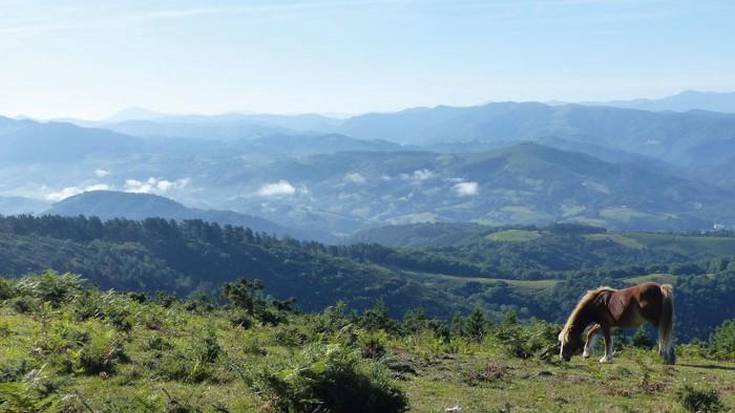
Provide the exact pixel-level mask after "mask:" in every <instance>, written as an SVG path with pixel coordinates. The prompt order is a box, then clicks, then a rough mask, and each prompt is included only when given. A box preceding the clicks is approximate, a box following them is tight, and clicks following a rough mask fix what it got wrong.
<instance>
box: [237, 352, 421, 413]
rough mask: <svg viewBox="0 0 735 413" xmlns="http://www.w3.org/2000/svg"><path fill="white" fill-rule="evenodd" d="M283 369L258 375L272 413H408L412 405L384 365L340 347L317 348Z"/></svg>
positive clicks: (257, 387) (253, 380) (258, 384)
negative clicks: (273, 412)
mask: <svg viewBox="0 0 735 413" xmlns="http://www.w3.org/2000/svg"><path fill="white" fill-rule="evenodd" d="M291 363H292V364H291V365H290V366H289V367H287V368H285V369H282V370H275V371H274V370H266V371H257V372H256V373H255V374H254V377H252V378H251V379H249V380H250V385H251V386H252V387H254V388H255V390H256V391H257V392H258V393H259V394H260V395H261V397H263V398H265V399H266V400H265V401H266V406H267V409H270V410H273V411H288V412H314V411H326V412H332V413H347V412H351V413H368V412H376V413H377V412H381V413H392V412H403V411H405V410H406V409H407V406H408V401H407V398H406V396H405V394H404V393H403V392H401V390H400V389H398V388H397V387H395V385H393V384H392V381H391V379H390V378H389V376H388V372H387V371H386V369H385V367H384V366H381V365H380V364H378V363H374V362H367V361H362V360H361V358H360V355H359V354H357V352H355V351H350V350H347V349H345V348H343V347H341V346H338V345H328V346H325V345H311V346H309V347H307V348H306V349H304V350H303V351H302V352H301V353H299V354H297V355H296V356H295V357H294V359H293V360H292V361H291Z"/></svg>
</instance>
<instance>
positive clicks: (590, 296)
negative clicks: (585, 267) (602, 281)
mask: <svg viewBox="0 0 735 413" xmlns="http://www.w3.org/2000/svg"><path fill="white" fill-rule="evenodd" d="M604 291H615V289H613V288H610V287H599V288H595V289H594V290H589V291H587V292H586V293H585V294H584V295H583V296H582V298H580V299H579V302H578V303H577V305H576V306H575V307H574V310H573V311H572V314H570V315H569V318H567V322H566V324H564V328H563V329H562V330H561V333H559V341H561V342H562V343H563V344H567V343H568V342H569V333H571V331H572V327H574V323H575V322H576V321H577V317H578V316H579V313H580V312H581V311H582V309H583V308H584V307H585V306H586V305H587V304H589V302H590V301H592V300H594V299H595V298H596V297H597V295H598V294H600V293H601V292H604Z"/></svg>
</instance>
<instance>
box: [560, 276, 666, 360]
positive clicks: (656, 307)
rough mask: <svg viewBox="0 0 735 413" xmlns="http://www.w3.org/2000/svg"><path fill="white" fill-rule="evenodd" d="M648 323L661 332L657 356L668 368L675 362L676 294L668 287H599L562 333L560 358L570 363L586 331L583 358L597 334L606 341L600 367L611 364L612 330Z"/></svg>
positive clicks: (589, 293) (580, 304) (581, 302)
mask: <svg viewBox="0 0 735 413" xmlns="http://www.w3.org/2000/svg"><path fill="white" fill-rule="evenodd" d="M645 321H649V322H650V323H651V324H653V325H654V326H655V327H657V328H658V353H659V354H660V355H661V356H662V357H663V358H664V360H665V362H666V363H668V364H674V363H675V362H676V355H675V354H674V348H673V346H672V340H673V337H672V333H673V322H674V294H673V287H671V285H669V284H657V283H652V282H648V283H643V284H638V285H634V286H632V287H629V288H625V289H622V290H615V289H612V288H609V287H600V288H598V289H596V290H591V291H587V293H586V294H585V295H584V296H583V297H582V299H580V300H579V302H578V303H577V306H576V307H575V308H574V311H572V314H571V315H570V316H569V318H568V319H567V322H566V324H565V325H564V328H563V329H562V330H561V333H559V343H560V344H561V349H560V351H559V356H560V357H561V358H562V360H565V361H569V360H570V359H571V358H572V355H573V354H575V353H576V352H577V351H579V350H580V348H581V347H582V337H581V336H582V333H584V332H585V330H587V334H586V341H585V344H584V353H583V355H584V357H585V358H587V357H589V356H590V352H591V350H592V343H593V338H594V336H595V334H597V333H598V332H601V333H602V336H603V338H604V339H605V356H604V357H602V358H601V359H600V363H607V362H610V361H612V356H613V345H612V337H611V336H610V329H611V328H613V327H620V328H634V327H638V326H640V325H641V324H643V323H644V322H645ZM588 327H590V328H589V329H587V328H588Z"/></svg>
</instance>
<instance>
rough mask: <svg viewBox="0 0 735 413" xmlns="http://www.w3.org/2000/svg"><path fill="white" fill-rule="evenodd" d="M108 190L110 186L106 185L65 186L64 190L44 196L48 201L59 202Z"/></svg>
mask: <svg viewBox="0 0 735 413" xmlns="http://www.w3.org/2000/svg"><path fill="white" fill-rule="evenodd" d="M109 189H110V186H109V185H107V184H94V185H87V186H67V187H66V188H62V189H61V190H59V191H55V192H50V193H48V194H46V195H45V198H46V200H48V201H52V202H59V201H61V200H64V199H66V198H69V197H72V196H74V195H79V194H81V193H82V192H89V191H107V190H109Z"/></svg>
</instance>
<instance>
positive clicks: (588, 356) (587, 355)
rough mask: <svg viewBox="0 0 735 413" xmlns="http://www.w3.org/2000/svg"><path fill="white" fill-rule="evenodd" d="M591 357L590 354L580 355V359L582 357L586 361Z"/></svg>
mask: <svg viewBox="0 0 735 413" xmlns="http://www.w3.org/2000/svg"><path fill="white" fill-rule="evenodd" d="M591 355H592V354H589V353H584V354H582V357H584V358H586V359H588V358H590V356H591Z"/></svg>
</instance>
